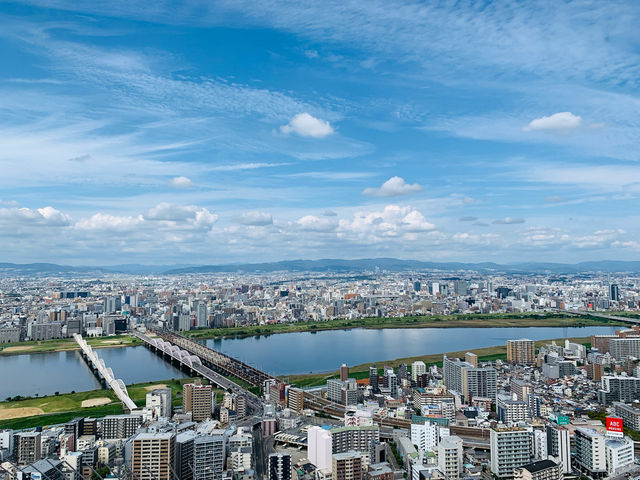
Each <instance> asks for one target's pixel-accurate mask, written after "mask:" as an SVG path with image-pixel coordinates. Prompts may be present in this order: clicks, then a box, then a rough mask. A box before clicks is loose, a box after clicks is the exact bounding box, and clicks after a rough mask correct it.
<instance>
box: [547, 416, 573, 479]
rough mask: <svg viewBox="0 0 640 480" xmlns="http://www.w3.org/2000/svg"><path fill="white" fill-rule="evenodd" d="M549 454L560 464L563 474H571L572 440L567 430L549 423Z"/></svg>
mask: <svg viewBox="0 0 640 480" xmlns="http://www.w3.org/2000/svg"><path fill="white" fill-rule="evenodd" d="M547 454H548V455H549V456H552V457H554V459H555V461H556V462H557V463H559V464H560V467H561V468H562V472H563V473H570V472H571V439H570V438H569V430H568V429H567V428H565V427H561V426H559V425H556V424H555V423H547Z"/></svg>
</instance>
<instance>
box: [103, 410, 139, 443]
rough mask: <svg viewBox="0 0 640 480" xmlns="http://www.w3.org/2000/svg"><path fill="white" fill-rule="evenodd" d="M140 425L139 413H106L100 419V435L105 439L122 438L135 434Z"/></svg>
mask: <svg viewBox="0 0 640 480" xmlns="http://www.w3.org/2000/svg"><path fill="white" fill-rule="evenodd" d="M140 425H142V416H140V415H132V414H125V415H107V416H106V417H104V418H103V419H102V437H103V438H104V439H105V440H124V439H126V438H129V437H132V436H133V435H135V433H136V431H137V430H138V427H140Z"/></svg>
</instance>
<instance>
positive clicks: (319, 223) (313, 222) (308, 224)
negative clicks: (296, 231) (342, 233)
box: [296, 215, 337, 232]
mask: <svg viewBox="0 0 640 480" xmlns="http://www.w3.org/2000/svg"><path fill="white" fill-rule="evenodd" d="M296 225H297V226H298V228H300V230H306V231H310V232H331V231H333V230H335V229H336V226H337V224H336V222H335V221H333V220H330V219H328V218H320V217H316V216H315V215H305V216H304V217H301V218H300V219H298V221H297V222H296Z"/></svg>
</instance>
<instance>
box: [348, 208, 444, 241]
mask: <svg viewBox="0 0 640 480" xmlns="http://www.w3.org/2000/svg"><path fill="white" fill-rule="evenodd" d="M433 230H435V226H434V225H433V224H432V223H430V222H428V221H427V219H426V218H425V217H424V215H422V213H421V212H420V211H418V210H416V209H415V208H413V207H411V206H400V205H387V206H386V207H385V208H384V210H382V211H375V212H368V213H356V214H355V215H354V218H353V220H347V219H341V220H340V222H339V233H340V234H341V235H342V236H345V237H347V238H352V239H360V240H367V241H380V240H382V239H385V238H401V237H404V238H406V239H408V240H416V239H417V236H416V235H413V234H416V233H420V232H430V231H433Z"/></svg>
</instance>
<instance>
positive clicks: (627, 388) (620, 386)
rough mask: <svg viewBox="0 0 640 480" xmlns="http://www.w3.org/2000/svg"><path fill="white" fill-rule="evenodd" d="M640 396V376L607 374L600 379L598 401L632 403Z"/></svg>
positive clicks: (604, 402) (605, 403)
mask: <svg viewBox="0 0 640 480" xmlns="http://www.w3.org/2000/svg"><path fill="white" fill-rule="evenodd" d="M638 398H640V378H636V377H622V376H619V375H618V376H612V375H606V376H604V377H602V379H601V380H600V390H598V401H599V402H600V403H602V404H604V405H608V404H610V403H612V402H623V403H631V402H633V401H634V400H637V399H638Z"/></svg>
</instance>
